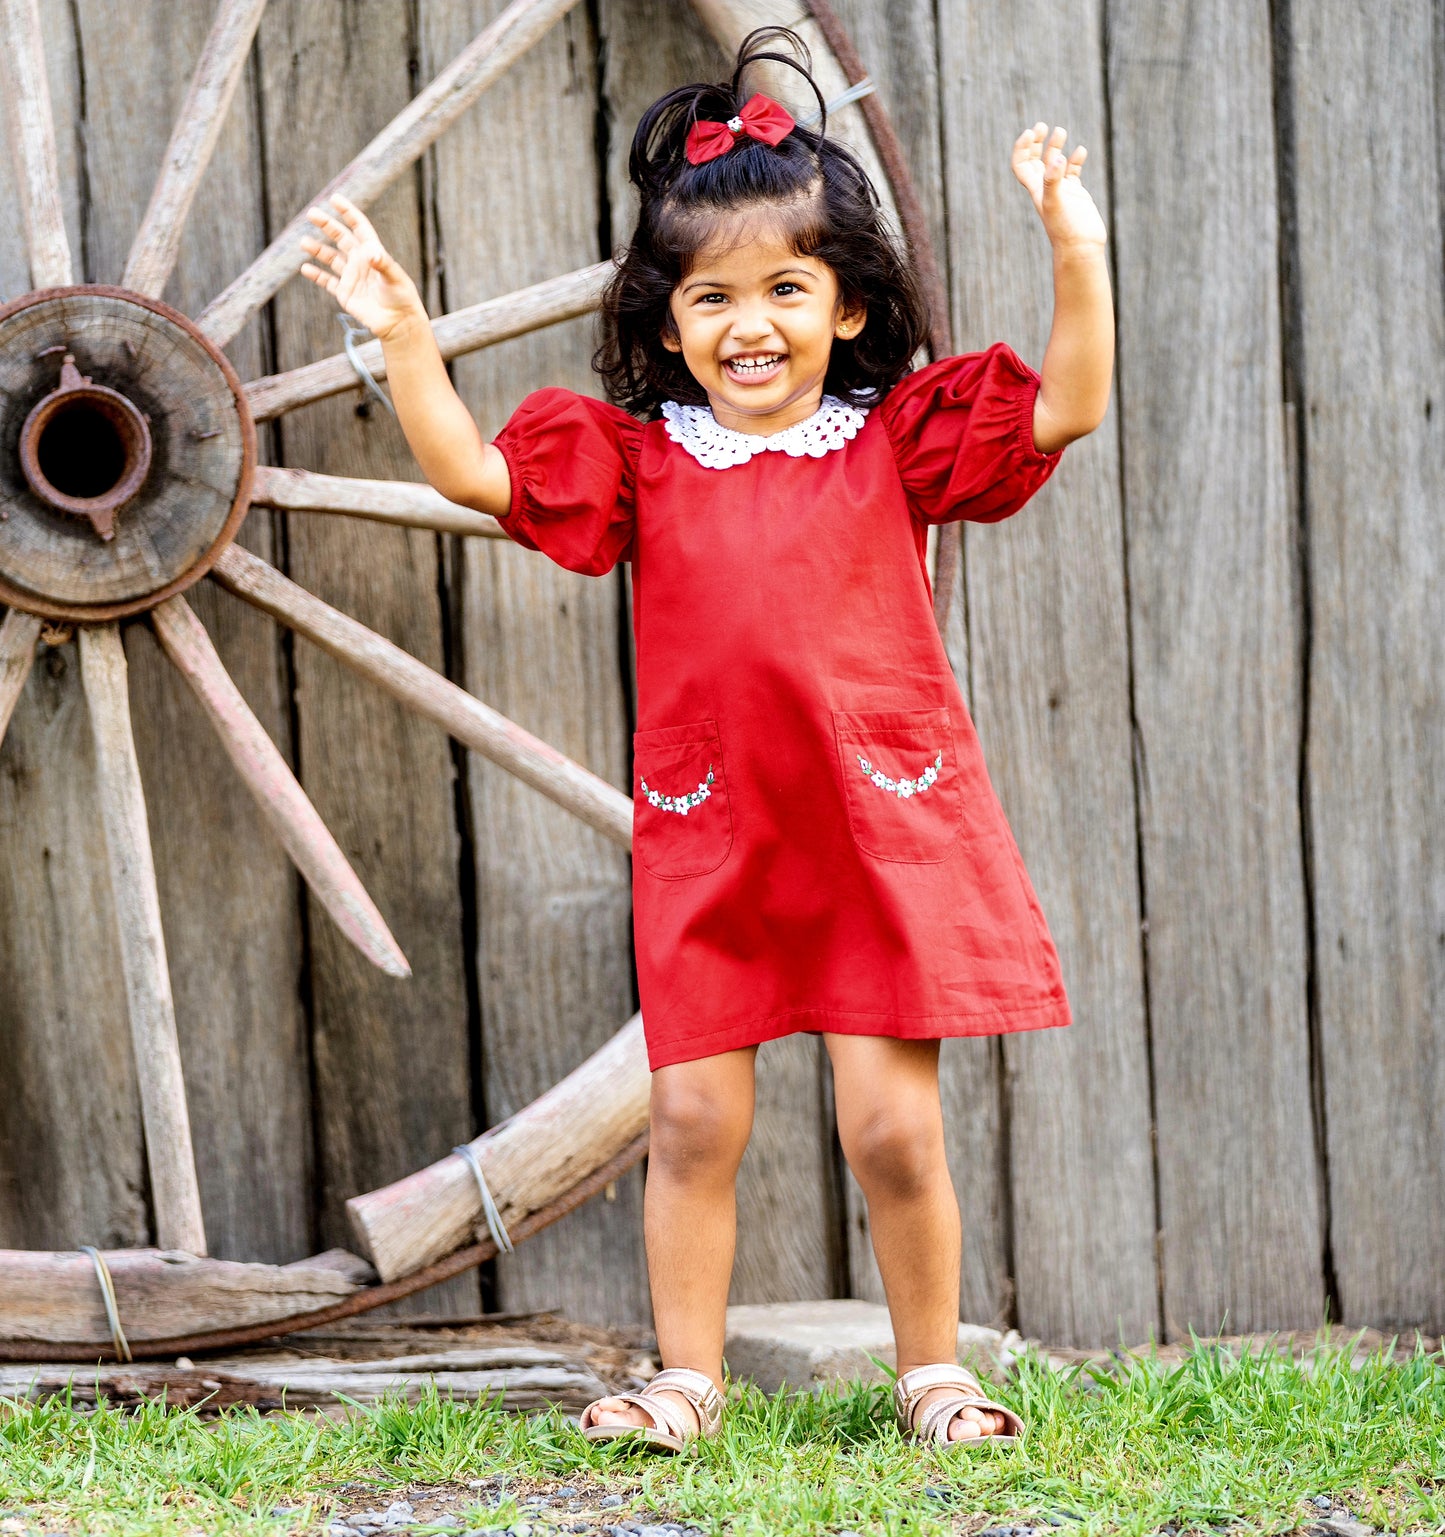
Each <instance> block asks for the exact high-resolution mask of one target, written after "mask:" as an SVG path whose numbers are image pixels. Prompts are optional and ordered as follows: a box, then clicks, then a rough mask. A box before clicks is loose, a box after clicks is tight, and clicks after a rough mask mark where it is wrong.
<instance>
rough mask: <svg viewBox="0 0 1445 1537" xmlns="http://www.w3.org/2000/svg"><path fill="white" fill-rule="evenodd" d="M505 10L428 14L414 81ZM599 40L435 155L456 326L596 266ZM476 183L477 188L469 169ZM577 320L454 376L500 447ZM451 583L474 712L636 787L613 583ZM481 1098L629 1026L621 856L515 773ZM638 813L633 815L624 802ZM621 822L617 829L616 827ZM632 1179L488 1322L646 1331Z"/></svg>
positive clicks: (485, 832)
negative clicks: (504, 430) (530, 1318)
mask: <svg viewBox="0 0 1445 1537" xmlns="http://www.w3.org/2000/svg"><path fill="white" fill-rule="evenodd" d="M500 11H501V5H500V3H499V0H464V3H457V4H453V5H448V6H444V7H443V6H431V7H427V8H425V9H424V10H423V11H422V31H421V39H420V42H421V52H422V59H423V66H422V73H423V76H425V75H427V74H429V73H430V72H431V70H432V69H434V68H436V67H437V65H439V64H440V63H442V62H443V61H445V60H446V59H447V58H448V57H450V55H451V54H452V53H453V52H454V51H455V50H456V49H457V48H458V47H460V46H461V45H462V44H463V43H464V42H465V40H466V38H467V37H468V36H469V35H471V33H473V32H475V31H478V30H480V29H481V28H482V27H483V26H485V25H488V24H489V23H490V22H491V20H492V18H493V17H494V16H496V15H498V14H499V13H500ZM595 59H596V40H595V38H594V36H593V33H592V30H591V27H590V25H589V23H588V19H587V13H586V10H585V9H584V8H582V7H578V8H577V9H575V10H573V11H571V12H570V13H569V14H568V15H567V16H566V17H565V19H564V20H563V21H562V22H561V23H560V25H559V26H558V27H557V28H556V29H555V30H554V31H553V32H552V33H551V34H550V35H549V36H547V37H546V38H544V39H542V41H541V42H539V43H538V44H537V45H536V46H535V47H534V48H533V49H532V50H531V51H530V52H529V53H528V54H527V56H526V57H525V58H524V59H522V60H520V61H519V62H518V63H517V64H515V65H514V66H513V67H512V68H511V70H509V71H508V73H507V75H506V76H505V78H504V79H502V80H500V81H498V82H497V84H496V85H494V86H493V87H492V88H491V90H490V91H489V92H488V93H487V95H486V97H485V98H484V99H483V100H482V101H481V102H480V103H479V105H478V106H477V108H476V110H475V111H474V112H472V113H470V114H469V115H468V116H467V117H466V118H465V119H463V120H462V121H461V122H459V123H458V124H457V125H456V126H455V127H454V128H453V129H452V130H451V132H450V133H449V134H448V135H447V136H446V138H445V139H443V140H442V141H441V142H440V143H439V144H438V146H437V148H436V151H435V159H434V165H435V182H434V185H433V188H432V191H431V199H430V206H431V207H432V208H433V209H434V219H435V227H436V230H437V236H438V240H439V243H440V250H441V254H442V255H443V257H444V263H443V266H442V271H441V279H440V282H439V283H438V284H437V286H435V287H434V288H433V289H432V291H431V298H432V301H433V305H434V308H437V309H446V310H454V309H456V308H458V307H459V306H470V305H473V304H477V303H480V302H484V301H486V300H489V299H492V298H494V297H495V296H496V295H498V294H501V293H506V292H507V291H508V290H511V289H515V288H517V287H519V286H520V285H522V284H527V283H539V282H541V281H543V280H544V279H547V278H550V277H552V276H554V275H555V274H557V273H565V272H567V271H569V270H570V269H575V268H579V267H582V266H583V265H584V264H586V263H589V262H595V261H596V260H597V258H598V257H599V256H602V255H604V254H606V253H604V252H602V251H601V250H599V248H598V229H599V212H600V210H599V207H598V191H597V181H598V178H597V171H596V159H595V149H594V136H595V133H596V121H597V120H596V114H597V78H596V64H595ZM479 167H485V168H487V169H486V172H485V174H484V175H483V178H482V180H481V182H480V183H479V181H478V168H479ZM591 330H592V327H591V323H590V322H588V321H580V322H579V321H574V322H571V323H568V324H565V325H560V326H554V327H553V328H552V329H550V330H548V331H546V332H539V333H537V334H535V335H533V336H530V337H527V338H524V339H519V340H516V341H512V342H508V343H506V344H505V345H503V346H501V347H497V348H494V349H492V350H491V351H490V352H488V353H486V354H481V353H475V354H473V355H472V356H470V357H468V358H465V359H461V360H459V361H458V363H457V365H456V369H455V377H456V380H457V386H458V388H459V389H460V390H461V392H462V395H463V398H464V399H465V400H466V401H467V402H468V404H469V405H470V406H471V408H472V410H473V411H474V412H475V413H476V415H477V418H478V420H479V421H480V422H481V424H482V428H483V431H484V432H486V433H488V434H489V435H490V434H492V433H495V432H496V431H497V430H498V428H500V427H501V425H502V423H503V422H504V421H505V420H506V418H507V416H508V415H509V414H510V413H511V411H512V410H513V408H514V407H515V406H516V405H518V404H519V403H520V401H521V399H522V396H523V395H524V394H526V393H527V391H529V390H531V389H534V388H537V387H538V386H541V385H544V384H562V385H568V386H571V387H572V388H574V389H584V390H585V389H591V388H592V387H593V382H592V380H591V376H590V374H589V372H588V369H587V366H586V359H587V356H588V353H589V352H590V350H591V349H590V337H591ZM459 553H460V559H459V561H458V563H457V564H456V565H455V566H454V568H453V571H454V588H453V591H454V592H455V595H456V599H457V602H458V614H459V625H458V631H457V638H458V646H459V655H458V659H457V660H458V667H459V672H458V676H459V677H460V679H461V681H462V682H463V683H464V685H465V686H466V687H467V688H468V689H469V690H470V691H471V692H472V693H474V694H477V695H480V696H481V697H482V698H484V699H488V700H491V701H493V702H494V703H495V704H496V706H497V707H498V708H499V709H501V710H503V711H504V712H505V713H506V714H507V715H508V716H510V717H511V718H513V719H515V720H517V721H518V722H519V723H520V724H521V725H522V726H524V727H526V728H527V729H529V730H531V731H534V732H536V733H537V734H538V735H539V736H541V737H542V738H543V739H544V740H545V741H548V742H550V743H552V744H554V745H555V746H556V747H558V748H560V749H561V750H562V751H563V752H565V753H568V754H569V755H571V756H573V757H575V758H577V759H578V760H579V761H581V762H582V763H585V764H587V765H588V766H589V768H591V769H592V770H593V771H594V772H595V773H597V774H599V775H601V776H602V778H603V779H605V780H607V781H608V782H609V783H610V784H611V785H614V786H621V785H630V779H629V776H628V764H627V744H628V723H627V714H626V704H625V696H624V692H623V688H622V683H621V678H620V676H619V666H618V626H619V615H618V605H619V602H620V596H621V575H620V573H614V574H613V575H612V576H610V577H608V578H605V579H603V580H600V581H594V580H590V579H588V578H587V577H583V576H579V575H577V574H576V573H574V572H569V571H563V570H562V569H560V568H559V567H557V566H554V565H553V564H552V563H551V562H550V561H548V560H546V559H545V558H543V557H540V556H538V555H536V554H535V553H534V552H531V551H527V550H523V549H521V548H519V547H517V546H514V545H511V544H510V543H508V544H499V543H497V542H495V541H492V540H488V541H485V542H482V541H476V540H472V541H468V542H467V543H465V544H464V545H462V546H461V549H460V552H459ZM466 791H467V798H468V805H469V808H470V812H471V825H472V827H473V829H474V831H475V846H474V849H473V851H472V852H473V857H474V859H475V871H476V891H477V936H476V945H477V951H476V961H477V986H478V996H479V1000H480V1006H481V1020H482V1094H483V1101H484V1104H485V1108H486V1114H487V1119H488V1122H489V1123H492V1124H495V1123H496V1122H498V1121H499V1120H501V1119H502V1118H503V1117H505V1116H509V1115H512V1114H514V1113H516V1112H517V1111H519V1110H521V1109H522V1108H523V1107H524V1106H525V1105H527V1103H528V1102H529V1101H530V1100H532V1099H534V1098H535V1097H536V1096H537V1095H538V1094H540V1093H542V1092H543V1091H544V1090H546V1089H548V1088H549V1087H550V1086H551V1085H552V1084H554V1083H556V1082H557V1081H558V1079H560V1078H561V1077H562V1076H563V1075H564V1074H566V1073H568V1072H569V1071H571V1069H572V1068H574V1067H575V1066H576V1065H577V1063H578V1061H579V1060H580V1059H581V1058H582V1057H583V1056H585V1055H586V1054H587V1053H588V1052H589V1051H591V1050H593V1049H595V1048H597V1047H598V1046H600V1045H601V1044H602V1043H603V1042H604V1041H605V1040H606V1039H607V1037H608V1036H609V1035H610V1034H611V1033H612V1032H613V1031H614V1030H616V1029H617V1027H618V1025H619V1023H620V1022H621V1021H622V1020H623V1019H625V1018H626V1017H627V1016H628V1015H629V1014H630V1013H631V1012H632V1010H633V1008H634V1006H635V1005H634V1002H633V988H632V980H631V964H630V961H631V955H630V932H631V931H630V893H629V880H628V861H627V858H626V855H625V853H624V852H623V851H622V850H621V849H619V848H617V847H615V846H613V845H611V844H610V843H609V842H607V841H606V840H605V839H604V838H603V837H602V836H599V834H598V833H597V832H596V831H594V830H593V829H592V828H590V827H586V826H582V825H580V824H579V823H578V821H577V820H575V819H574V818H572V817H569V816H568V815H567V814H566V813H565V812H564V811H563V810H561V808H559V807H558V806H555V805H553V804H552V803H550V802H548V801H545V800H543V799H541V798H540V797H538V796H536V795H534V794H532V793H531V792H530V791H529V790H527V789H526V788H525V787H523V786H522V785H520V784H519V783H518V782H517V781H516V780H515V779H514V778H513V777H512V776H511V775H510V774H506V773H504V772H502V771H501V770H499V769H498V768H497V767H496V766H495V765H493V764H492V763H490V762H486V761H483V760H481V759H478V758H476V757H472V758H470V759H469V760H468V761H467V764H466ZM629 811H630V802H629ZM629 825H630V816H629ZM641 1190H642V1181H641V1176H640V1174H638V1173H632V1174H629V1175H627V1176H626V1177H625V1178H623V1179H622V1180H619V1181H618V1182H617V1184H616V1187H615V1195H616V1199H615V1200H612V1201H601V1202H594V1203H592V1204H591V1205H590V1206H587V1207H584V1208H582V1209H580V1210H578V1211H577V1212H575V1213H573V1214H572V1215H571V1216H569V1217H567V1218H566V1219H564V1221H562V1222H561V1223H559V1224H558V1225H557V1227H556V1228H555V1229H554V1230H553V1231H551V1232H548V1233H543V1234H540V1235H539V1236H538V1237H537V1238H535V1239H532V1240H530V1241H529V1242H528V1243H527V1244H526V1246H525V1248H523V1249H520V1250H519V1251H518V1252H517V1253H516V1254H514V1255H509V1256H504V1257H501V1258H499V1259H498V1261H497V1264H496V1285H497V1300H498V1304H499V1305H500V1306H502V1307H505V1308H510V1309H524V1308H532V1307H561V1308H562V1309H564V1310H565V1311H566V1312H567V1313H568V1314H569V1316H574V1317H580V1318H584V1319H589V1320H594V1321H599V1322H613V1323H615V1322H618V1321H623V1320H642V1319H645V1318H646V1317H647V1316H648V1307H647V1290H646V1278H645V1265H644V1261H643V1252H642V1222H641Z"/></svg>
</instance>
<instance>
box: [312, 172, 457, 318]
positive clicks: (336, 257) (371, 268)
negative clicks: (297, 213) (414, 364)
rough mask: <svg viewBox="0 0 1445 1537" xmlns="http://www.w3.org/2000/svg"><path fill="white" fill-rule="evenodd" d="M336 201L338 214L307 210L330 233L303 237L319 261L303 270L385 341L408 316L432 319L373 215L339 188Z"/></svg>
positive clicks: (334, 205)
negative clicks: (374, 224)
mask: <svg viewBox="0 0 1445 1537" xmlns="http://www.w3.org/2000/svg"><path fill="white" fill-rule="evenodd" d="M331 205H332V207H333V208H335V210H336V215H332V214H329V213H327V212H326V210H325V209H324V208H308V209H307V210H306V217H307V218H308V219H310V221H311V222H312V223H313V224H314V225H315V226H316V227H317V229H319V230H320V231H321V232H322V233H323V234H324V235H325V236H326V237H327V238H326V240H325V241H323V240H316V239H313V238H311V237H310V236H306V237H303V238H302V241H301V249H302V250H303V251H305V252H307V253H308V254H309V255H311V256H314V257H315V258H316V262H317V263H319V265H316V264H313V263H311V262H303V263H302V265H301V271H302V273H303V274H304V275H305V276H306V277H309V278H310V279H311V281H312V282H313V283H315V284H316V285H317V286H318V287H320V288H324V289H326V290H327V292H328V293H330V294H332V295H333V296H334V298H335V299H336V302H337V303H338V304H339V305H340V306H341V308H342V309H343V310H345V311H346V313H347V314H348V315H351V316H353V317H354V318H355V319H357V320H359V321H360V322H361V324H362V325H364V326H365V327H366V328H367V329H368V330H369V331H370V332H371V334H372V335H373V336H375V337H376V338H377V339H378V340H380V341H385V340H386V339H387V337H388V336H389V335H390V334H391V333H392V332H393V331H394V330H396V328H397V327H398V326H400V325H402V324H403V323H405V322H408V321H413V320H416V319H418V318H420V320H421V322H422V324H423V325H426V324H428V321H427V315H426V306H425V305H424V304H423V303H422V302H421V295H420V294H419V293H418V292H417V289H416V284H415V283H413V282H412V280H411V279H410V278H409V277H408V276H407V274H406V272H405V271H404V270H403V269H402V266H401V264H400V263H399V262H398V261H397V260H396V258H395V257H393V256H392V255H391V253H390V252H389V251H388V250H387V249H386V247H385V246H384V245H382V243H381V241H380V239H379V238H378V236H377V233H376V231H375V229H373V228H372V224H371V220H370V219H368V218H367V217H366V215H365V214H364V213H362V211H361V210H360V209H359V208H358V207H357V206H356V204H355V203H353V202H352V201H351V200H350V199H349V198H345V197H342V195H341V194H340V193H339V192H338V193H337V194H336V195H335V196H334V197H333V198H332V199H331ZM338 216H339V217H338ZM328 241H329V242H330V243H329V244H328V243H327V242H328Z"/></svg>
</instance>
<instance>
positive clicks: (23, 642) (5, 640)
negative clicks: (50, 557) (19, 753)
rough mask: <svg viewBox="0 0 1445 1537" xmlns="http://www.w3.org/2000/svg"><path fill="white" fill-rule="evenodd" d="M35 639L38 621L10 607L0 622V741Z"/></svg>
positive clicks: (27, 671) (31, 661)
mask: <svg viewBox="0 0 1445 1537" xmlns="http://www.w3.org/2000/svg"><path fill="white" fill-rule="evenodd" d="M39 639H40V621H39V620H38V619H37V618H36V617H35V615H34V614H27V613H24V612H22V610H20V609H18V608H12V609H11V610H10V611H9V612H8V613H7V614H6V615H5V618H4V620H3V621H0V742H3V741H4V740H5V730H6V728H7V727H8V726H9V724H10V717H11V716H12V715H13V714H14V713H15V706H16V704H18V703H19V700H20V695H21V694H22V693H23V692H24V689H25V680H26V679H27V678H28V677H29V676H30V669H31V667H32V666H33V665H34V662H35V643H36V641H37V640H39Z"/></svg>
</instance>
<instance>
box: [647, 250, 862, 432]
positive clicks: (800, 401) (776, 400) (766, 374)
mask: <svg viewBox="0 0 1445 1537" xmlns="http://www.w3.org/2000/svg"><path fill="white" fill-rule="evenodd" d="M669 309H670V311H671V314H672V319H673V324H674V325H675V326H676V328H677V334H676V336H669V335H664V336H663V339H662V340H663V345H664V346H665V347H667V348H668V349H669V351H672V352H680V353H681V354H682V359H683V362H684V363H686V364H687V368H688V372H689V373H690V374H691V375H692V376H693V378H694V379H696V380H697V382H698V383H699V384H700V385H701V386H702V387H703V389H704V390H706V391H707V398H708V404H709V405H710V406H711V407H712V413H713V415H714V416H715V417H716V418H717V420H718V421H719V422H721V423H722V424H723V426H725V427H732V428H735V429H736V430H737V431H739V432H756V433H764V434H766V433H772V432H779V431H781V430H782V429H783V428H784V427H791V426H792V425H793V423H794V422H800V421H803V420H805V419H806V418H807V417H809V416H811V415H812V414H813V412H814V411H816V410H817V409H818V406H819V404H820V403H821V401H822V398H823V381H824V379H825V378H826V376H827V373H828V359H829V357H830V355H831V353H832V350H833V342H834V340H835V339H836V338H840V337H842V338H851V337H855V336H857V335H858V333H859V332H860V331H861V330H862V329H863V322H864V319H865V315H864V312H863V311H861V310H857V311H853V310H848V309H846V308H845V307H844V305H843V302H842V298H841V295H840V293H839V288H838V279H837V278H836V277H835V276H834V274H833V270H832V268H830V267H829V266H828V265H827V264H826V263H824V262H820V261H817V260H816V259H814V258H813V257H811V256H800V255H799V254H798V253H797V251H795V250H794V249H793V245H792V242H791V241H790V240H788V239H787V238H786V237H785V235H784V234H783V233H782V232H781V231H779V230H775V229H772V228H770V227H769V225H768V224H767V223H766V222H764V221H759V220H753V221H751V223H750V225H749V226H747V227H743V228H741V229H738V228H734V229H722V230H720V231H719V238H718V239H716V240H714V241H712V242H711V243H709V244H708V245H706V246H704V247H703V249H702V250H700V251H699V252H698V254H697V257H696V259H695V260H694V262H693V264H692V267H691V270H690V271H689V272H688V273H687V274H686V276H685V277H684V278H683V280H682V281H681V283H679V284H678V286H677V288H676V289H675V290H674V291H673V294H672V299H671V302H670V304H669Z"/></svg>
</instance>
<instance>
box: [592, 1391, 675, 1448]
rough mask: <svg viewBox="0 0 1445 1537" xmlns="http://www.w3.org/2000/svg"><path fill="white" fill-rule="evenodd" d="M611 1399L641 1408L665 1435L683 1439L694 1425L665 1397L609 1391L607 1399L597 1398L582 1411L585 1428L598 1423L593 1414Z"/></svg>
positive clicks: (654, 1427) (654, 1425)
mask: <svg viewBox="0 0 1445 1537" xmlns="http://www.w3.org/2000/svg"><path fill="white" fill-rule="evenodd" d="M611 1400H615V1401H616V1402H618V1403H623V1404H630V1405H631V1406H632V1407H633V1408H634V1409H641V1410H642V1412H643V1413H644V1414H645V1415H646V1416H647V1417H648V1419H649V1420H651V1421H652V1425H651V1428H652V1429H653V1430H660V1431H661V1432H662V1433H663V1435H665V1436H672V1437H674V1438H675V1439H676V1440H679V1441H681V1440H684V1439H686V1437H687V1436H688V1435H689V1434H690V1433H691V1429H692V1427H691V1426H690V1425H688V1424H686V1423H685V1422H684V1420H683V1417H682V1410H681V1409H678V1408H677V1407H675V1406H674V1405H673V1404H670V1403H668V1401H667V1400H666V1399H665V1398H656V1397H654V1398H644V1397H643V1395H642V1394H641V1393H609V1394H608V1395H607V1399H606V1400H604V1399H601V1398H598V1399H595V1400H594V1401H593V1402H592V1403H590V1404H588V1405H587V1407H586V1408H585V1409H584V1410H583V1411H582V1420H581V1424H582V1428H583V1429H584V1430H585V1429H587V1428H588V1427H589V1426H591V1425H595V1424H596V1423H597V1420H596V1417H595V1415H594V1414H593V1410H594V1409H595V1408H596V1407H597V1405H598V1404H600V1403H603V1402H607V1401H611Z"/></svg>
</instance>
